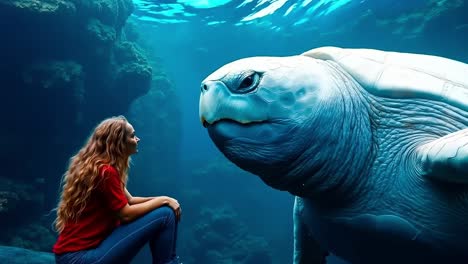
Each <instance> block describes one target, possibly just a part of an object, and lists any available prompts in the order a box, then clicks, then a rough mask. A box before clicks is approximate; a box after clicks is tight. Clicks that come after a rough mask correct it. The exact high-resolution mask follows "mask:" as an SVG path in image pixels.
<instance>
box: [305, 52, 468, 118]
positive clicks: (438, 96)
mask: <svg viewBox="0 0 468 264" xmlns="http://www.w3.org/2000/svg"><path fill="white" fill-rule="evenodd" d="M301 55H303V56H307V57H312V58H315V59H320V60H329V61H334V62H335V63H337V64H338V65H339V66H341V67H342V68H343V69H344V70H345V71H346V72H347V73H348V74H350V75H351V76H352V77H353V78H354V79H355V80H356V81H357V82H358V83H359V84H360V85H361V86H363V87H364V88H365V89H366V90H367V91H369V92H370V93H371V94H374V95H377V96H381V97H389V98H396V99H410V98H423V99H429V100H435V101H440V102H445V103H447V104H450V105H453V106H455V107H458V108H460V109H463V110H465V111H468V64H465V63H462V62H459V61H455V60H451V59H448V58H443V57H438V56H433V55H423V54H413V53H399V52H388V51H381V50H374V49H344V48H338V47H321V48H316V49H312V50H309V51H307V52H304V53H302V54H301Z"/></svg>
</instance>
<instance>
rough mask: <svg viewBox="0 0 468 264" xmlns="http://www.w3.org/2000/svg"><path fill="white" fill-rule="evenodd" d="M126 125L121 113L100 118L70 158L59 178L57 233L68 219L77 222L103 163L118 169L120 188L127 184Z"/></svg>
mask: <svg viewBox="0 0 468 264" xmlns="http://www.w3.org/2000/svg"><path fill="white" fill-rule="evenodd" d="M127 124H128V121H127V119H126V118H125V117H124V116H114V117H111V118H108V119H105V120H103V121H102V122H101V123H100V124H98V125H97V126H96V128H95V129H94V131H93V133H92V134H91V135H90V136H89V138H88V140H87V142H86V144H85V145H84V146H83V147H82V148H81V149H80V150H79V152H78V153H77V154H76V155H75V156H73V157H72V158H71V159H70V162H69V166H68V170H67V171H66V172H65V174H64V175H63V178H62V193H61V195H60V201H59V203H58V207H57V217H56V219H55V221H54V225H55V229H56V230H57V231H58V232H59V233H60V232H62V231H63V229H64V227H65V224H66V223H67V222H70V221H76V220H77V219H78V218H79V216H80V214H81V213H82V212H83V210H84V209H85V206H86V203H87V202H88V199H89V197H90V194H91V192H92V191H93V190H94V189H95V188H96V186H97V184H98V181H99V177H98V176H99V173H100V169H101V167H102V166H103V165H106V164H108V165H111V166H113V167H114V168H115V169H116V170H117V171H118V172H119V175H120V178H121V180H122V183H123V186H122V188H123V187H124V186H125V185H126V183H127V179H128V169H129V166H130V161H131V159H130V156H129V155H127V154H126V153H128V151H127V149H126V148H127V144H126V139H127V137H128V132H127Z"/></svg>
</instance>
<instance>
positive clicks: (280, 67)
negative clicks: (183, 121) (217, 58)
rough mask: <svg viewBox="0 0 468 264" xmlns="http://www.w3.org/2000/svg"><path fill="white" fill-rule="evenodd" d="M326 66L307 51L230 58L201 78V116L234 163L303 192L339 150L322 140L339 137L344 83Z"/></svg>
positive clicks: (272, 183)
mask: <svg viewBox="0 0 468 264" xmlns="http://www.w3.org/2000/svg"><path fill="white" fill-rule="evenodd" d="M326 71H327V69H326V67H323V64H320V62H319V61H318V60H315V59H312V58H308V57H304V56H291V57H251V58H245V59H241V60H238V61H234V62H231V63H229V64H226V65H224V66H223V67H221V68H220V69H218V70H217V71H215V72H213V73H212V74H211V75H209V76H208V77H207V78H206V79H205V80H203V82H202V83H201V95H200V104H199V114H200V119H201V122H202V123H203V125H204V126H205V127H206V128H207V129H208V133H209V135H210V137H211V139H212V140H213V142H214V143H215V145H216V146H217V147H218V149H219V150H220V151H221V152H222V153H223V154H224V155H225V156H226V157H227V158H228V159H229V160H230V161H232V162H233V163H235V164H236V165H237V166H239V167H240V168H242V169H244V170H246V171H249V172H251V173H253V174H256V175H258V176H260V177H261V178H262V180H263V181H264V182H266V183H267V184H268V185H270V186H272V187H274V188H277V189H280V190H288V191H290V192H296V193H297V192H298V191H294V190H297V188H299V186H304V185H305V182H306V181H307V179H306V178H305V177H309V176H310V174H313V173H312V171H314V170H317V168H318V167H319V166H322V163H323V162H325V161H326V160H327V159H329V158H330V157H329V156H328V153H330V152H334V150H333V149H331V150H329V151H328V150H326V148H321V146H322V145H323V144H325V145H326V144H336V142H337V139H336V138H334V137H335V133H333V129H332V124H331V122H332V121H333V120H336V119H337V117H336V114H337V113H336V111H335V110H334V109H339V107H338V108H337V107H336V104H337V102H338V103H339V100H338V101H337V100H336V90H338V89H336V88H337V85H336V82H335V81H333V79H332V78H329V75H330V74H329V73H328V72H326ZM333 142H334V143H333ZM313 152H315V153H313Z"/></svg>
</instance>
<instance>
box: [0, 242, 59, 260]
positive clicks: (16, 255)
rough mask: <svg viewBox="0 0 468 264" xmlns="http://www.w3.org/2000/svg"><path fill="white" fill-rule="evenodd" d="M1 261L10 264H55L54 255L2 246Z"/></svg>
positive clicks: (0, 249) (0, 251)
mask: <svg viewBox="0 0 468 264" xmlns="http://www.w3.org/2000/svg"><path fill="white" fill-rule="evenodd" d="M0 260H2V263H8V264H24V263H28V264H53V263H55V258H54V255H53V254H52V253H47V252H40V251H32V250H27V249H24V248H17V247H3V246H0Z"/></svg>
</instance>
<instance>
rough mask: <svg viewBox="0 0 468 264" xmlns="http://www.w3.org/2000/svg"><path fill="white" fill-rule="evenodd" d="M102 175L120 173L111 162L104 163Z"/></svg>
mask: <svg viewBox="0 0 468 264" xmlns="http://www.w3.org/2000/svg"><path fill="white" fill-rule="evenodd" d="M100 171H101V173H100V174H101V175H102V176H106V175H118V174H119V173H118V172H117V169H115V168H114V167H113V166H112V165H109V164H104V165H102V166H101V170H100Z"/></svg>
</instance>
